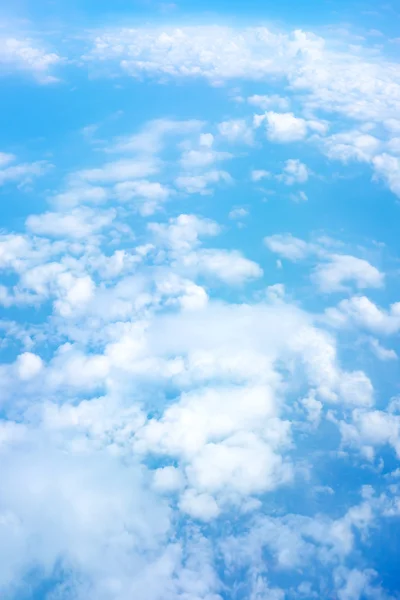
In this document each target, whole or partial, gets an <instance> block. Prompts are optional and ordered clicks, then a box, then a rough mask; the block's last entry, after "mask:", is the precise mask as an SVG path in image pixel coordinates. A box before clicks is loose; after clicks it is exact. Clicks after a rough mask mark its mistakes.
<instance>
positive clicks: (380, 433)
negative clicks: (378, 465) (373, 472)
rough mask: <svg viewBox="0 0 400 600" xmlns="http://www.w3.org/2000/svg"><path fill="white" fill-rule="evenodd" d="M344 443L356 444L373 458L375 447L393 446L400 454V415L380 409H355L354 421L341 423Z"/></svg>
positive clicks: (348, 444)
mask: <svg viewBox="0 0 400 600" xmlns="http://www.w3.org/2000/svg"><path fill="white" fill-rule="evenodd" d="M339 428H340V433H341V436H342V443H343V444H344V445H345V446H355V447H356V448H358V449H359V451H360V452H362V453H363V454H364V455H365V456H366V457H367V458H373V457H374V452H375V448H377V447H379V446H385V445H389V446H392V448H393V449H394V451H395V452H396V455H397V457H399V456H400V416H399V415H396V414H391V413H387V412H384V411H380V410H373V411H364V410H360V409H355V410H354V411H353V413H352V423H346V422H345V421H341V422H340V423H339Z"/></svg>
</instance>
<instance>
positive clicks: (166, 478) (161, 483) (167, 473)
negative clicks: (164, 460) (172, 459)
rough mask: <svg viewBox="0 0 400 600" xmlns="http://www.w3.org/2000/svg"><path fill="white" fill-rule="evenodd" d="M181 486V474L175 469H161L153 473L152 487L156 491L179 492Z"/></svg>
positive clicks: (182, 482) (182, 481)
mask: <svg viewBox="0 0 400 600" xmlns="http://www.w3.org/2000/svg"><path fill="white" fill-rule="evenodd" d="M183 484H184V480H183V477H182V473H181V471H179V469H177V468H176V467H161V468H160V469H156V470H155V471H154V476H153V486H154V488H155V489H156V490H158V491H161V492H175V491H179V490H180V489H181V488H182V486H183Z"/></svg>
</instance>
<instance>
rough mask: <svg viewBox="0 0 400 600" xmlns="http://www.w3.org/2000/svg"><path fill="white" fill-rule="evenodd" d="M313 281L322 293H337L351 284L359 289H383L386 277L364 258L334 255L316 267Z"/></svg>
mask: <svg viewBox="0 0 400 600" xmlns="http://www.w3.org/2000/svg"><path fill="white" fill-rule="evenodd" d="M312 280H313V281H314V283H316V285H317V286H318V287H319V289H320V290H321V291H322V292H336V291H340V290H343V289H345V284H346V283H350V282H353V283H354V284H355V286H356V287H357V288H358V289H364V288H369V287H371V288H379V287H382V285H383V283H384V275H383V273H381V272H380V271H379V270H378V269H377V268H376V267H374V266H372V265H371V264H370V263H369V262H368V261H366V260H364V259H362V258H356V257H355V256H349V255H346V254H332V255H330V256H329V260H328V261H327V262H325V263H321V264H319V265H317V266H316V268H315V269H314V272H313V274H312Z"/></svg>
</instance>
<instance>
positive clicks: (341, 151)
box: [322, 131, 382, 162]
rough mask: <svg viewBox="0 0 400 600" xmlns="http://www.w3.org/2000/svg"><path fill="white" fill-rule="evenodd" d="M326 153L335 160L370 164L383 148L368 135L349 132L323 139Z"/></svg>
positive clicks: (376, 139)
mask: <svg viewBox="0 0 400 600" xmlns="http://www.w3.org/2000/svg"><path fill="white" fill-rule="evenodd" d="M322 143H323V151H324V153H325V154H326V155H327V156H328V157H329V158H332V159H334V160H340V161H342V162H348V161H350V160H358V161H365V162H369V161H370V160H371V159H372V158H373V157H374V156H375V155H376V154H378V153H379V150H380V148H381V147H382V142H381V141H380V140H379V139H378V138H376V137H374V136H373V135H370V134H368V133H362V132H360V131H349V132H346V133H336V134H334V135H331V136H329V137H326V138H323V141H322Z"/></svg>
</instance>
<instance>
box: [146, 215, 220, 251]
mask: <svg viewBox="0 0 400 600" xmlns="http://www.w3.org/2000/svg"><path fill="white" fill-rule="evenodd" d="M148 227H149V230H150V231H151V232H152V233H153V234H154V235H155V236H156V238H157V239H158V240H159V241H160V242H162V243H165V244H166V245H167V246H168V247H170V248H171V249H172V250H178V251H184V252H186V251H187V250H189V249H191V248H192V247H194V246H197V245H198V243H199V238H200V236H215V235H218V233H219V232H220V227H219V225H218V224H217V223H215V221H212V220H211V219H205V218H202V217H197V216H195V215H179V217H177V218H171V219H170V220H169V222H168V224H164V223H150V224H149V226H148Z"/></svg>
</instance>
